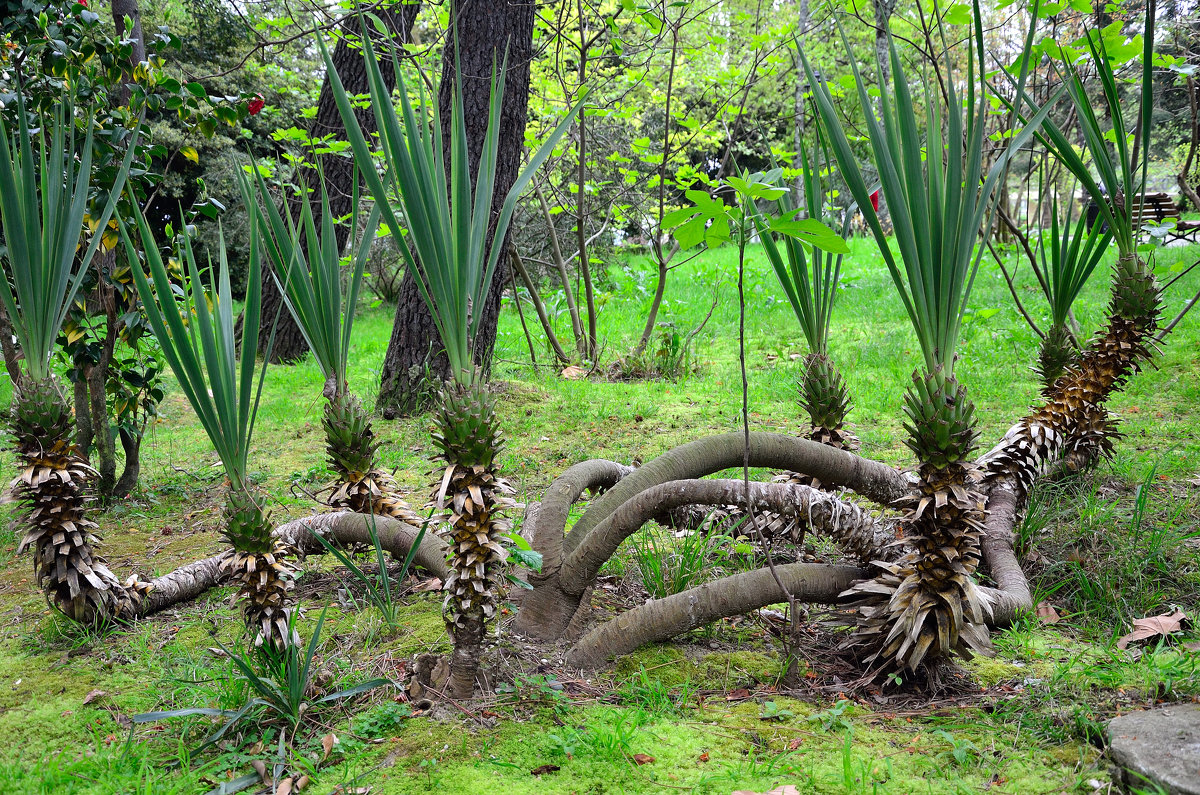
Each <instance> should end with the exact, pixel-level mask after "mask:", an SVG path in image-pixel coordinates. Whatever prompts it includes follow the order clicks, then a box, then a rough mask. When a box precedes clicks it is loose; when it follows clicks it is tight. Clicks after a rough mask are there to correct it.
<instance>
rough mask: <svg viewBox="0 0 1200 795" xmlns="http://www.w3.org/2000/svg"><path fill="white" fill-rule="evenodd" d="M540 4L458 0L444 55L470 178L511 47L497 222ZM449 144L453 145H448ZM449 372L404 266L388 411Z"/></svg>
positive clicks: (382, 405) (387, 373)
mask: <svg viewBox="0 0 1200 795" xmlns="http://www.w3.org/2000/svg"><path fill="white" fill-rule="evenodd" d="M534 11H535V4H534V3H532V2H530V0H458V1H457V2H455V3H453V4H452V22H453V25H454V30H455V31H456V32H457V33H456V34H454V33H452V34H451V36H450V38H448V39H447V44H446V52H445V54H444V56H443V58H442V78H441V86H440V89H439V92H438V104H439V107H440V109H441V113H442V135H443V138H445V137H446V135H447V133H448V128H447V125H449V123H450V98H451V91H452V90H453V88H454V85H455V74H456V72H455V62H456V60H457V63H458V64H459V67H460V68H461V69H462V76H461V77H462V80H461V84H462V95H463V96H462V99H463V110H464V111H465V116H466V118H465V120H466V128H467V150H468V159H469V161H470V165H471V175H472V179H471V182H472V185H473V184H474V177H475V173H476V171H477V169H478V164H479V151H480V149H481V148H482V146H483V141H484V138H485V134H486V132H487V120H488V105H489V102H490V98H491V76H492V69H493V66H494V67H495V68H497V69H498V68H499V67H500V64H501V62H502V61H503V60H504V57H505V52H506V51H507V55H508V71H507V73H506V74H505V77H504V104H503V107H502V111H501V116H500V146H499V152H498V157H497V162H496V183H495V193H494V194H493V196H492V215H493V224H494V222H495V219H496V217H497V216H498V215H499V212H500V208H501V206H503V204H504V197H505V196H506V195H507V194H508V191H509V189H510V188H511V187H512V185H513V183H514V182H515V181H516V179H517V174H518V173H519V172H520V169H521V163H522V159H523V154H524V150H525V118H526V113H527V111H528V107H529V64H530V60H531V59H532V57H533V22H534ZM455 35H457V39H456V38H455ZM456 42H457V44H458V46H456ZM446 151H447V152H449V146H447V147H446ZM506 240H507V237H506ZM506 240H505V241H499V242H498V245H504V244H505V242H506ZM506 267H507V265H506V263H505V261H504V258H503V257H502V258H501V259H500V263H499V265H497V267H496V273H495V275H494V278H493V279H492V284H491V285H490V287H489V288H488V294H487V301H486V302H485V304H484V306H483V309H482V311H483V317H482V320H481V322H480V328H479V338H478V339H476V340H475V344H474V355H475V361H476V363H477V364H478V365H479V366H480V367H482V368H483V369H484V370H485V371H486V370H488V369H490V366H491V359H492V352H493V350H494V348H495V345H496V323H497V321H498V320H499V317H500V296H501V294H502V293H503V291H504V283H505V280H506V279H507V278H508V277H507V273H506V271H505V268H506ZM449 375H450V363H449V361H448V360H447V358H446V355H445V352H444V350H443V346H442V342H441V339H440V338H439V336H438V333H437V328H436V327H435V326H434V323H433V317H432V316H431V315H430V314H429V308H428V307H426V306H425V301H424V300H423V299H422V298H421V294H420V292H419V290H418V289H417V285H416V282H414V281H413V279H412V274H410V273H405V275H404V280H403V282H402V283H401V285H400V298H399V301H398V303H397V305H396V319H395V323H394V324H393V326H392V337H391V340H390V341H389V342H388V349H387V354H386V355H385V357H384V360H383V370H382V372H381V374H380V385H379V409H380V410H381V411H382V413H383V416H384V417H385V418H387V419H394V418H396V417H399V416H405V415H409V414H413V413H416V412H419V411H421V410H422V409H423V408H425V406H427V405H428V403H429V400H430V399H431V398H432V396H433V395H435V394H436V393H437V391H438V390H439V389H440V388H441V385H442V383H444V382H445V380H446V379H447V377H449Z"/></svg>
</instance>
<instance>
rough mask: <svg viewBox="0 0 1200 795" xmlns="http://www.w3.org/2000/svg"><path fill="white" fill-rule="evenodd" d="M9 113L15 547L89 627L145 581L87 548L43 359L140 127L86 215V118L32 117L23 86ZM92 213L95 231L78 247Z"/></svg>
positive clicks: (6, 290) (79, 496) (133, 597)
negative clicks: (81, 130)
mask: <svg viewBox="0 0 1200 795" xmlns="http://www.w3.org/2000/svg"><path fill="white" fill-rule="evenodd" d="M15 115H16V119H17V123H16V135H15V136H14V135H13V134H12V132H11V131H10V129H9V123H8V121H7V119H5V120H3V121H2V122H0V224H3V230H4V249H3V252H4V261H5V263H6V264H7V268H6V271H7V273H0V300H3V302H4V308H5V310H6V311H7V313H8V317H9V321H10V322H11V323H12V327H13V334H14V335H15V336H16V338H17V345H18V346H19V348H20V350H21V353H22V354H23V355H24V365H23V370H22V372H21V375H20V377H19V378H18V379H17V380H16V382H15V383H14V384H13V398H12V408H11V412H10V414H9V417H8V424H9V428H10V429H11V431H12V434H13V439H14V441H15V447H16V452H17V456H18V458H19V459H20V463H19V467H20V474H19V475H18V476H17V479H16V481H15V482H14V486H15V487H16V490H17V493H18V494H19V496H20V499H21V501H22V502H23V503H24V504H25V506H26V507H27V508H28V513H27V514H26V522H27V524H28V527H27V529H26V531H25V536H24V538H23V539H22V541H21V545H20V548H21V550H25V549H27V548H32V549H33V559H34V569H35V572H36V576H37V581H38V584H39V585H40V586H41V588H42V590H43V591H44V592H45V594H46V599H47V600H48V601H49V603H50V604H51V605H52V606H53V607H55V608H57V609H58V610H61V611H62V612H63V613H65V614H66V615H68V616H70V617H71V618H73V619H75V620H76V621H80V622H82V623H84V624H88V625H92V626H95V625H99V624H102V623H104V622H106V621H108V620H111V619H121V618H128V617H132V616H133V615H134V614H135V613H136V611H137V602H138V599H139V594H140V591H141V586H140V585H139V584H138V583H137V581H136V580H131V581H130V582H129V583H126V584H125V585H122V583H120V582H119V581H118V580H117V578H116V576H115V575H114V574H113V573H112V572H111V571H110V570H109V568H108V566H106V565H105V563H104V560H103V559H102V558H101V557H100V556H99V555H96V554H95V553H94V551H93V545H94V544H95V542H96V540H97V539H96V537H95V536H94V531H95V530H96V524H95V523H94V522H92V521H91V520H90V519H88V517H87V511H86V509H85V506H86V502H87V495H86V493H85V489H86V484H87V481H88V480H89V479H90V478H91V477H93V476H94V474H95V473H94V471H93V470H92V469H91V468H90V467H89V466H88V465H87V464H86V463H85V462H84V461H83V460H81V459H80V457H79V455H78V452H79V451H78V450H77V449H76V447H75V442H74V439H75V435H74V433H73V430H72V428H73V425H74V422H75V419H74V414H73V412H72V410H71V403H70V402H69V401H68V400H67V399H66V397H65V396H64V395H63V392H62V389H61V388H60V386H59V382H58V378H57V376H56V375H55V373H54V370H53V368H52V367H51V363H50V357H51V354H52V353H53V352H54V342H55V339H56V338H57V337H58V333H59V331H60V330H61V329H62V325H63V321H64V320H65V319H66V317H67V313H68V312H69V311H70V307H71V305H72V304H73V303H74V301H75V297H76V295H77V294H78V292H79V287H80V284H81V283H82V281H83V279H84V277H85V276H86V274H87V271H88V269H89V268H90V266H91V262H92V258H93V257H94V256H95V254H96V251H97V249H98V248H99V246H100V242H101V239H102V237H103V234H102V232H103V230H104V229H105V228H107V225H108V221H109V218H110V217H111V216H112V212H113V208H114V207H115V206H116V201H117V198H118V197H119V196H120V195H121V192H122V191H123V190H124V184H125V179H126V177H127V176H128V174H129V168H130V164H131V163H132V159H133V152H134V149H135V146H134V143H133V142H135V141H136V140H137V133H138V131H140V127H139V128H138V130H135V132H134V136H133V138H132V140H131V142H130V144H129V147H128V150H127V152H126V155H125V158H124V161H123V162H122V163H121V167H120V169H119V170H118V172H117V174H116V179H115V180H114V183H113V185H112V187H111V189H110V191H109V196H108V199H107V201H106V202H105V204H104V206H103V209H102V210H101V211H100V213H99V215H96V216H94V217H92V218H91V219H88V217H87V211H88V193H89V190H90V186H91V178H92V139H93V122H92V119H91V118H90V117H88V118H87V119H85V120H84V121H83V126H84V127H85V128H86V130H87V132H86V133H85V135H84V137H83V141H82V143H81V142H80V141H79V140H78V137H77V135H76V132H75V125H76V120H75V109H74V106H73V104H72V103H71V102H70V101H69V100H66V99H64V100H63V101H62V102H61V103H59V104H58V106H57V108H56V110H55V111H54V114H53V116H51V117H49V118H43V119H40V120H36V119H35V118H33V117H31V116H30V115H29V114H28V113H27V111H26V108H25V104H24V101H23V100H22V99H21V94H20V92H18V103H17V108H16V114H15ZM35 122H36V125H37V127H38V129H37V132H34V131H33V129H32V126H33V125H34V124H35ZM89 220H91V221H92V223H93V226H92V228H93V230H94V232H93V234H92V235H91V240H89V241H88V242H87V245H86V247H83V248H82V250H81V246H80V236H81V235H82V234H83V231H84V226H85V223H87V222H88V221H89Z"/></svg>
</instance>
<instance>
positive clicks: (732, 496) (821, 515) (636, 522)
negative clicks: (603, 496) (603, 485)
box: [559, 480, 900, 596]
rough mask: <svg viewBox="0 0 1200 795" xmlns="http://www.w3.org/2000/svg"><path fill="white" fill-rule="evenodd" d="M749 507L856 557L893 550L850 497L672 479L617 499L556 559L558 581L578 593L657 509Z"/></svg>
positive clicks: (790, 486) (783, 486)
mask: <svg viewBox="0 0 1200 795" xmlns="http://www.w3.org/2000/svg"><path fill="white" fill-rule="evenodd" d="M747 502H749V503H750V504H751V505H752V506H753V508H754V510H755V512H760V511H773V512H775V513H781V514H785V515H788V516H794V517H796V518H797V519H799V520H800V521H801V522H803V523H804V524H806V525H808V527H809V529H811V530H812V531H813V532H817V533H822V534H825V535H828V536H829V537H831V538H832V539H833V540H834V541H836V542H837V543H838V545H839V546H840V547H841V548H842V549H843V551H845V552H847V553H848V554H851V555H853V556H854V557H855V558H857V559H858V561H859V562H860V563H869V562H870V561H872V560H876V559H883V558H887V557H890V556H893V555H894V554H895V553H896V551H897V550H899V549H900V547H898V546H897V547H892V548H891V549H889V548H888V547H889V545H890V544H891V543H892V542H893V541H895V536H894V535H893V534H892V533H891V532H889V528H888V527H887V526H886V525H885V524H883V523H881V522H879V521H878V520H877V519H876V518H875V517H874V516H871V514H870V513H868V512H867V511H865V510H863V509H862V508H861V507H859V506H858V505H855V504H854V503H852V502H847V501H844V500H841V499H838V498H837V497H836V496H834V495H832V494H830V493H829V492H826V491H821V490H820V489H814V488H812V487H811V486H804V485H801V484H797V483H751V484H750V489H749V495H747V493H746V487H745V483H744V482H743V481H741V480H673V481H670V482H668V483H663V484H662V485H660V486H655V487H654V488H650V489H646V490H645V491H643V492H642V493H640V494H638V495H637V496H636V497H634V498H633V499H630V500H628V501H626V502H625V503H623V504H622V505H621V507H620V508H618V509H617V510H615V511H613V513H612V514H610V515H609V517H608V518H607V519H605V520H604V521H603V522H601V523H600V524H599V525H597V526H596V529H594V530H593V531H592V532H590V533H588V535H587V537H586V538H585V539H583V541H582V542H580V544H579V546H577V547H576V548H575V550H574V551H573V552H572V553H571V554H570V555H569V556H568V557H567V559H566V560H565V561H564V562H563V564H562V570H561V573H560V575H559V577H560V579H559V585H560V587H561V588H562V589H563V591H564V592H566V593H568V594H571V595H572V596H578V595H580V594H582V593H583V591H584V589H585V588H587V586H589V585H590V584H591V583H592V581H593V580H595V579H596V574H597V573H598V572H599V571H600V567H601V566H603V565H604V563H605V561H607V560H608V559H609V558H611V557H612V556H613V554H614V553H615V552H616V551H617V548H618V547H619V546H620V545H621V543H622V542H623V541H624V540H625V539H627V538H629V536H631V535H633V534H634V533H636V532H637V531H638V530H639V529H640V528H641V527H642V525H644V524H645V523H646V522H648V521H650V519H651V518H652V517H654V516H656V515H658V514H659V513H661V512H662V511H663V510H666V509H670V508H676V507H679V506H681V505H745V504H746V503H747Z"/></svg>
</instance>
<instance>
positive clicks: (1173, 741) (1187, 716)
mask: <svg viewBox="0 0 1200 795" xmlns="http://www.w3.org/2000/svg"><path fill="white" fill-rule="evenodd" d="M1108 737H1109V743H1110V748H1109V753H1110V754H1111V755H1112V759H1113V761H1114V762H1115V763H1116V764H1117V765H1118V766H1119V767H1120V768H1121V770H1120V771H1119V772H1120V774H1121V780H1122V783H1124V784H1125V785H1126V786H1127V787H1138V788H1146V786H1147V783H1148V782H1153V783H1155V784H1158V785H1159V786H1160V787H1162V788H1163V789H1164V790H1165V791H1166V792H1168V793H1169V795H1200V704H1177V705H1175V706H1170V707H1162V708H1160V709H1151V710H1145V711H1142V712H1131V713H1129V714H1128V715H1121V716H1120V717H1117V718H1113V719H1112V720H1111V721H1109V724H1108Z"/></svg>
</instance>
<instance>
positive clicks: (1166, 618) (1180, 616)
mask: <svg viewBox="0 0 1200 795" xmlns="http://www.w3.org/2000/svg"><path fill="white" fill-rule="evenodd" d="M1186 620H1187V616H1186V615H1185V614H1184V612H1183V611H1182V610H1176V611H1175V612H1174V613H1163V614H1162V615H1160V616H1150V617H1148V618H1135V619H1134V620H1133V632H1130V633H1129V634H1128V635H1126V636H1125V637H1123V638H1121V639H1120V640H1118V641H1117V648H1118V649H1123V648H1125V647H1126V646H1128V645H1129V644H1130V643H1133V642H1134V641H1136V640H1149V639H1150V638H1156V637H1158V636H1159V635H1161V636H1162V637H1164V638H1165V637H1167V636H1168V635H1170V634H1171V633H1173V632H1179V631H1180V630H1181V629H1183V622H1184V621H1186Z"/></svg>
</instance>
